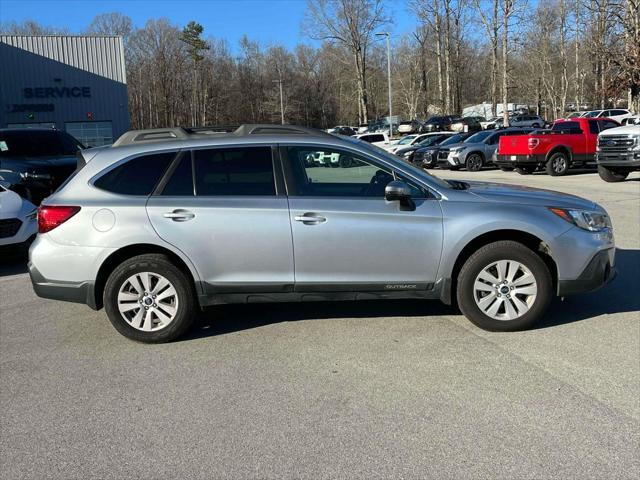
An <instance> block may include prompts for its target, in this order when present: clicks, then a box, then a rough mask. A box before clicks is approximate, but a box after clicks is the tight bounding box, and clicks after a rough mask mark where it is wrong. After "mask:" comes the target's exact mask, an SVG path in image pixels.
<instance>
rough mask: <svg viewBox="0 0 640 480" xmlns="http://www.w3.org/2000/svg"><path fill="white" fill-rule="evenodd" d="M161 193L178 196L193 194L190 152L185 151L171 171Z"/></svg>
mask: <svg viewBox="0 0 640 480" xmlns="http://www.w3.org/2000/svg"><path fill="white" fill-rule="evenodd" d="M162 195H163V196H178V197H184V196H193V195H194V188H193V169H192V161H191V152H186V154H185V155H184V156H183V157H182V158H181V159H180V162H179V163H178V165H177V166H176V168H175V169H174V171H173V172H171V177H170V178H169V180H168V181H167V183H166V185H165V186H164V188H163V189H162Z"/></svg>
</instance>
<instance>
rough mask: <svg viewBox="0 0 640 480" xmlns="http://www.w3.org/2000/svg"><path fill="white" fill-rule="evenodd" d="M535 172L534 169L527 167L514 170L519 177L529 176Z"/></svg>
mask: <svg viewBox="0 0 640 480" xmlns="http://www.w3.org/2000/svg"><path fill="white" fill-rule="evenodd" d="M535 171H536V167H534V166H530V165H527V166H526V167H518V168H516V172H518V173H519V174H520V175H530V174H532V173H533V172H535Z"/></svg>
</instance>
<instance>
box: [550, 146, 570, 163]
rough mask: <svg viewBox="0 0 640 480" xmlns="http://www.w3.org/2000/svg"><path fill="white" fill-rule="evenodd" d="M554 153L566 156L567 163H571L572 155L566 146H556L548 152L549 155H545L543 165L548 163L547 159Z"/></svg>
mask: <svg viewBox="0 0 640 480" xmlns="http://www.w3.org/2000/svg"><path fill="white" fill-rule="evenodd" d="M556 153H564V154H565V155H566V156H567V159H568V160H569V162H571V161H573V153H572V152H571V148H569V147H568V146H566V145H556V146H555V147H553V148H552V149H551V150H549V153H547V156H546V157H545V159H544V161H545V163H546V162H548V161H549V159H550V158H551V157H552V156H553V155H555V154H556Z"/></svg>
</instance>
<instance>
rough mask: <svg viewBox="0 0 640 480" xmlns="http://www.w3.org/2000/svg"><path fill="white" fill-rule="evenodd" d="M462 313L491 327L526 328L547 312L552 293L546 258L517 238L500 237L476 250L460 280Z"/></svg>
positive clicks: (494, 328)
mask: <svg viewBox="0 0 640 480" xmlns="http://www.w3.org/2000/svg"><path fill="white" fill-rule="evenodd" d="M456 295H457V300H458V305H459V307H460V310H462V313H464V315H465V316H466V317H467V318H468V319H469V320H470V321H471V322H473V323H474V324H475V325H477V326H478V327H480V328H482V329H484V330H489V331H515V330H524V329H527V328H529V327H531V326H532V325H534V324H535V323H536V322H537V321H539V320H540V319H541V318H542V316H543V315H544V313H545V311H546V309H547V307H548V306H549V303H550V302H551V299H552V296H553V282H552V279H551V274H550V272H549V269H548V268H547V265H546V264H545V262H544V261H543V260H542V259H541V258H540V257H539V256H538V255H537V254H536V253H535V252H533V251H532V250H531V249H529V248H528V247H526V246H525V245H523V244H521V243H518V242H514V241H500V242H494V243H491V244H489V245H486V246H484V247H482V248H480V249H479V250H478V251H476V252H475V253H474V254H473V255H471V257H469V259H467V261H466V262H465V263H464V265H463V267H462V269H461V270H460V274H459V276H458V283H457V294H456Z"/></svg>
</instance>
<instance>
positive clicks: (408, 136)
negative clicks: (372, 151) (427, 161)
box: [398, 135, 417, 145]
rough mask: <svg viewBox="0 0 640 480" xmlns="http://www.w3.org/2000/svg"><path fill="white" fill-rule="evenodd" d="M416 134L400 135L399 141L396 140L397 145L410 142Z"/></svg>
mask: <svg viewBox="0 0 640 480" xmlns="http://www.w3.org/2000/svg"><path fill="white" fill-rule="evenodd" d="M416 136H417V135H407V136H406V137H402V138H401V139H400V140H399V141H398V145H408V144H410V143H411V141H412V140H413V139H414V138H416Z"/></svg>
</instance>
